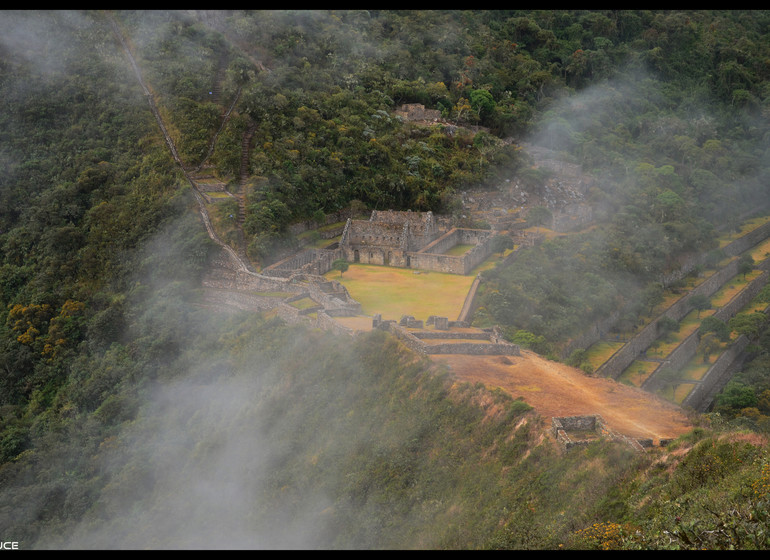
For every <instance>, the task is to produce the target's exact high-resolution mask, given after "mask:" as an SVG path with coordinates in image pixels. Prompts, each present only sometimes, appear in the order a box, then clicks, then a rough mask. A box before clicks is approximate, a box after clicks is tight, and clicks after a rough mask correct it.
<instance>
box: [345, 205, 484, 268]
mask: <svg viewBox="0 0 770 560" xmlns="http://www.w3.org/2000/svg"><path fill="white" fill-rule="evenodd" d="M492 236H493V232H492V231H491V230H479V229H466V228H449V229H445V228H444V227H441V226H439V224H438V223H437V221H436V220H435V219H434V216H433V213H432V212H411V211H406V212H400V211H393V210H388V211H377V210H375V211H373V212H372V215H371V217H370V218H369V220H353V219H348V221H347V224H346V225H345V229H344V231H343V233H342V238H341V239H340V243H339V249H340V252H341V255H342V258H344V259H346V260H347V261H349V262H353V263H364V264H378V265H386V266H395V267H400V268H413V269H422V270H429V271H434V272H446V273H450V274H463V275H464V274H468V273H470V271H471V270H473V268H475V267H476V266H478V265H479V264H481V263H482V262H483V261H484V260H485V259H486V258H487V257H488V256H489V255H490V254H491V253H492V250H491V239H492ZM458 244H465V245H470V246H472V248H471V249H469V250H468V251H466V252H465V253H464V254H463V255H448V254H447V252H448V251H449V250H450V249H451V248H452V247H454V246H456V245H458Z"/></svg>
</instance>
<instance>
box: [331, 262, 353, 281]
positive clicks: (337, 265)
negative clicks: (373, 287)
mask: <svg viewBox="0 0 770 560" xmlns="http://www.w3.org/2000/svg"><path fill="white" fill-rule="evenodd" d="M348 268H350V265H349V264H348V261H346V260H345V259H337V260H335V261H334V262H333V263H332V270H339V271H340V278H342V273H343V272H345V271H347V269H348Z"/></svg>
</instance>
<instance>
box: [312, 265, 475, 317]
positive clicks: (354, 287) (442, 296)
mask: <svg viewBox="0 0 770 560" xmlns="http://www.w3.org/2000/svg"><path fill="white" fill-rule="evenodd" d="M326 277H327V278H329V279H331V280H338V281H339V282H341V283H342V284H343V285H344V286H345V287H346V288H347V290H348V292H350V295H351V296H352V297H353V299H355V300H356V301H358V302H360V303H361V308H362V311H363V312H364V313H365V314H367V315H370V316H371V315H374V314H375V313H380V314H382V318H383V319H393V320H396V321H397V320H399V319H401V317H402V316H403V315H411V316H412V317H415V318H418V319H422V320H425V319H427V318H428V317H429V316H431V315H437V316H439V317H448V318H449V319H450V320H451V321H454V320H456V319H457V316H458V315H459V314H460V311H462V307H463V302H464V301H465V296H466V295H467V294H468V290H469V289H470V286H471V284H472V283H473V278H472V277H471V276H460V275H457V274H445V273H441V272H426V271H414V270H412V269H407V268H391V267H386V266H377V265H369V264H358V263H350V264H349V268H348V270H346V271H345V274H344V276H342V277H340V274H339V272H337V271H336V270H335V271H333V272H327V273H326Z"/></svg>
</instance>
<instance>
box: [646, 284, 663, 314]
mask: <svg viewBox="0 0 770 560" xmlns="http://www.w3.org/2000/svg"><path fill="white" fill-rule="evenodd" d="M663 299H664V298H663V284H661V283H660V282H650V283H649V284H647V285H646V286H645V287H644V291H643V292H642V301H644V305H645V307H647V314H648V315H652V310H653V309H655V307H656V306H657V305H659V304H661V303H663Z"/></svg>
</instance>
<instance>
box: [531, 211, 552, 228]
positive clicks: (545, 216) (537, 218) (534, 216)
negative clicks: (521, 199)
mask: <svg viewBox="0 0 770 560" xmlns="http://www.w3.org/2000/svg"><path fill="white" fill-rule="evenodd" d="M551 220H553V214H551V211H550V210H549V209H548V208H546V207H545V206H535V207H534V208H532V209H531V210H530V211H529V213H528V214H527V222H528V223H530V224H532V225H533V226H535V227H537V226H545V225H546V224H550V223H551Z"/></svg>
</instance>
